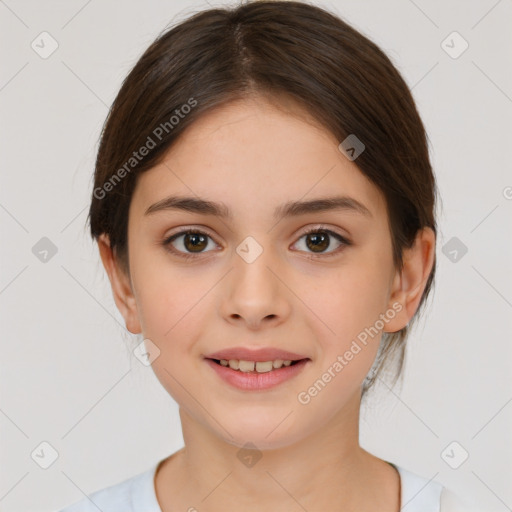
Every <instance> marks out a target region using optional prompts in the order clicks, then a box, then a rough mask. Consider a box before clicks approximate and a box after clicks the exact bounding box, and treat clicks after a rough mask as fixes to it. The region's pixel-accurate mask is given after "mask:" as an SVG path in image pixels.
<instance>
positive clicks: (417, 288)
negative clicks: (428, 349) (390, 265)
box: [384, 227, 436, 332]
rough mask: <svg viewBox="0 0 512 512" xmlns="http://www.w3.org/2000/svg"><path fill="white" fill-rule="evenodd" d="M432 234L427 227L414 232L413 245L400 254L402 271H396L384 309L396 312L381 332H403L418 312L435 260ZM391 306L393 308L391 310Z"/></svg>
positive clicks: (434, 238)
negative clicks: (401, 256) (386, 306)
mask: <svg viewBox="0 0 512 512" xmlns="http://www.w3.org/2000/svg"><path fill="white" fill-rule="evenodd" d="M435 244H436V235H435V233H434V231H433V230H432V229H431V228H428V227H426V228H423V229H422V230H420V231H418V233H417V235H416V238H415V240H414V244H413V246H412V247H411V248H410V249H405V250H404V252H403V262H404V265H403V268H402V270H401V271H400V270H398V269H397V270H396V273H395V275H394V278H393V284H392V287H391V294H390V298H389V303H388V308H389V309H390V310H391V309H392V310H394V311H397V314H396V315H395V317H394V318H393V319H392V320H390V321H389V322H388V323H387V324H386V327H385V329H384V332H397V331H399V330H401V329H403V328H404V327H405V326H406V325H407V324H408V323H409V322H410V320H411V318H412V317H413V316H414V313H415V312H416V310H417V309H418V306H419V303H420V300H421V297H422V295H423V291H424V290H425V286H426V284H427V281H428V278H429V276H430V272H431V270H432V266H433V265H434V261H435ZM393 304H394V307H393Z"/></svg>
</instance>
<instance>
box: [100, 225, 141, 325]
mask: <svg viewBox="0 0 512 512" xmlns="http://www.w3.org/2000/svg"><path fill="white" fill-rule="evenodd" d="M98 248H99V250H100V256H101V261H102V262H103V266H104V267H105V270H106V271H107V274H108V278H109V280H110V284H111V286H112V293H113V295H114V301H115V303H116V306H117V309H119V312H120V313H121V315H123V318H124V321H125V323H126V328H127V329H128V330H129V331H130V332H131V333H132V334H140V333H141V332H142V329H141V326H140V321H139V314H138V311H137V303H136V301H135V296H134V295H133V291H132V286H131V282H130V276H129V275H127V273H126V272H125V271H124V270H123V269H122V268H121V265H120V264H119V262H118V261H117V258H116V256H115V254H114V251H112V249H111V248H110V240H109V237H108V235H106V234H102V235H100V236H99V238H98Z"/></svg>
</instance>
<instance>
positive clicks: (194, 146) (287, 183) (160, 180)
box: [132, 98, 385, 217]
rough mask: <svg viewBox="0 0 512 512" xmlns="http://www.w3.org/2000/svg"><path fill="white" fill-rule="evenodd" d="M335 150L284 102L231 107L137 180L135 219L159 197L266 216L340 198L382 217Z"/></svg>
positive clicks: (193, 129)
mask: <svg viewBox="0 0 512 512" xmlns="http://www.w3.org/2000/svg"><path fill="white" fill-rule="evenodd" d="M338 144H339V142H338V141H337V140H336V138H335V137H334V136H333V134H332V133H330V132H329V131H328V130H326V129H325V128H324V127H322V126H321V125H320V124H319V123H318V122H317V121H315V120H314V119H312V118H311V117H310V116H309V115H308V114H307V113H306V112H305V111H303V110H300V109H299V108H298V107H297V106H296V104H295V103H293V102H292V101H286V100H284V101H283V103H282V104H279V105H276V104H275V103H270V102H268V101H266V100H264V99H261V98H253V99H248V100H243V101H242V100H240V101H236V102H231V103H229V104H227V105H224V106H222V107H219V108H216V109H214V110H212V111H210V112H208V113H206V114H204V115H202V116H201V117H200V118H199V119H198V120H196V121H195V122H194V123H193V124H191V125H190V126H189V127H188V128H187V129H186V130H185V131H184V132H183V133H182V134H181V136H180V138H179V139H178V140H177V141H176V142H175V143H174V145H173V146H172V147H171V148H170V149H169V150H168V152H167V154H166V156H165V158H164V160H163V162H162V163H161V164H159V165H157V166H155V167H154V168H153V169H150V170H148V171H146V172H144V173H143V174H142V175H141V176H140V177H139V180H138V184H137V187H136V190H135V193H134V197H133V200H132V203H133V206H134V209H136V210H137V214H138V215H143V214H144V211H145V210H146V209H147V207H148V206H150V205H151V204H154V203H155V202H157V201H159V200H161V199H164V198H165V197H166V196H167V195H171V194H172V195H184V196H188V197H190V196H199V197H201V198H206V199H210V200H212V201H215V202H219V201H221V202H223V203H228V204H229V205H230V209H232V211H234V212H235V213H239V214H242V213H244V211H245V213H246V214H251V215H254V214H256V213H261V214H262V215H267V216H268V215H270V214H273V213H274V210H275V208H276V207H277V206H279V205H281V204H283V203H285V202H287V201H292V200H298V199H303V200H309V199H314V198H316V197H327V196H333V195H343V196H350V197H353V198H354V199H356V200H358V201H359V202H361V203H363V204H364V205H365V206H366V207H367V208H368V209H369V210H370V211H371V212H372V214H374V215H375V216H376V217H379V216H382V214H383V213H385V202H384V198H383V196H382V194H381V192H380V191H379V190H378V188H377V187H375V185H373V183H371V182H370V181H369V180H368V179H367V178H366V177H365V176H364V175H363V174H362V172H361V171H360V169H359V168H358V167H357V165H356V163H355V162H352V161H349V160H348V159H347V158H346V157H345V156H344V155H343V154H342V153H341V152H340V151H339V149H338ZM270 208H271V209H272V212H270Z"/></svg>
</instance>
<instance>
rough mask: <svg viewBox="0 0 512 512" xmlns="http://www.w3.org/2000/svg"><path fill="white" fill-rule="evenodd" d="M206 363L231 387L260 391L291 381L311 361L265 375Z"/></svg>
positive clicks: (210, 362) (212, 362)
mask: <svg viewBox="0 0 512 512" xmlns="http://www.w3.org/2000/svg"><path fill="white" fill-rule="evenodd" d="M206 362H207V363H208V364H209V365H210V367H211V368H213V369H214V370H215V372H217V375H218V376H219V377H220V378H221V379H223V380H224V381H225V382H227V383H228V384H231V386H233V387H235V388H238V389H241V390H243V391H260V390H264V389H270V388H273V387H275V386H278V385H279V384H281V383H282V382H285V381H287V380H290V379H291V378H293V377H295V376H296V375H298V374H299V373H300V372H301V371H302V370H303V369H304V367H305V366H306V364H307V363H309V362H310V361H309V359H303V360H302V361H299V362H298V363H295V364H293V365H290V366H282V367H281V368H278V369H277V370H271V371H269V372H264V373H257V372H254V373H252V372H241V371H240V370H233V369H231V368H230V367H229V366H222V365H220V364H217V363H216V362H215V361H213V360H212V359H206Z"/></svg>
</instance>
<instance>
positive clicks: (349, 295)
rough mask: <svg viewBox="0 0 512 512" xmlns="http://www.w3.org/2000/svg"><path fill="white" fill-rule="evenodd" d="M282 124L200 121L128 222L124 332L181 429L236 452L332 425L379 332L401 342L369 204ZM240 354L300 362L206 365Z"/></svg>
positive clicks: (329, 146) (295, 130) (392, 278)
mask: <svg viewBox="0 0 512 512" xmlns="http://www.w3.org/2000/svg"><path fill="white" fill-rule="evenodd" d="M297 113H298V111H295V114H293V113H292V112H291V111H288V112H284V111H283V110H282V109H278V108H276V107H275V106H273V105H272V104H270V103H267V102H265V101H263V100H262V99H259V100H256V99H253V100H250V101H249V100H244V101H239V102H234V103H230V104H229V105H228V106H227V107H223V108H222V109H220V110H216V111H213V112H211V113H208V114H207V115H205V116H203V117H202V118H201V119H200V120H198V121H197V122H195V123H194V124H193V125H191V126H190V127H189V128H188V129H187V131H185V132H184V133H183V136H182V137H181V138H180V139H179V141H178V142H177V143H176V144H175V145H174V146H173V147H172V148H171V149H170V151H169V152H168V154H167V155H166V158H165V160H164V162H163V163H162V164H160V165H158V166H156V167H154V168H152V169H150V170H149V171H147V172H145V173H143V174H142V175H141V176H140V177H139V181H138V183H137V187H136V190H135V192H134V196H133V198H132V202H131V206H130V212H129V225H128V251H129V258H130V272H131V275H130V277H131V285H132V290H133V296H134V311H135V313H134V314H135V315H136V318H137V319H136V321H135V324H137V325H138V326H140V331H139V332H142V333H143V336H144V338H145V339H149V340H151V343H152V344H154V345H152V347H154V346H156V347H157V348H158V350H159V351H160V352H159V356H158V357H157V358H156V359H155V360H154V361H153V363H152V366H153V369H154V371H155V373H156V375H157V377H158V379H159V380H160V382H161V383H162V385H163V386H164V388H165V389H166V390H167V391H168V392H169V393H170V394H171V395H172V397H173V398H174V399H175V400H176V401H177V402H178V404H179V405H180V408H181V409H182V410H184V411H185V412H186V413H187V415H188V416H189V417H190V418H191V419H192V420H193V421H195V422H197V424H199V425H201V426H202V427H203V428H206V429H208V431H209V432H211V433H213V434H214V435H216V436H218V437H219V438H222V439H224V440H225V441H226V442H228V443H230V444H233V445H237V446H243V445H244V444H245V443H246V442H248V441H251V442H252V443H254V444H255V445H256V446H258V447H262V448H263V447H266V448H277V447H281V446H286V445H289V444H291V443H294V442H297V441H299V440H301V439H304V438H306V437H307V436H308V435H311V434H313V433H314V432H317V431H319V430H320V429H322V428H323V427H324V426H325V425H327V424H332V423H333V422H337V423H339V422H342V421H343V418H344V416H346V415H347V414H348V408H349V404H353V403H354V399H355V397H359V395H360V387H361V384H362V382H363V380H364V378H365V376H366V374H367V372H368V370H369V369H370V367H371V365H372V363H373V361H374V359H375V356H376V353H377V349H378V344H379V341H380V338H381V334H382V331H394V330H398V329H399V328H401V327H403V325H399V326H397V325H396V322H397V321H398V320H397V318H398V317H397V316H396V315H397V305H396V304H395V308H393V303H394V302H396V301H395V298H396V297H395V295H394V289H393V286H394V283H396V282H397V280H396V278H397V274H396V271H395V269H394V266H393V259H392V243H391V235H390V229H389V225H388V217H387V213H386V204H385V200H384V197H383V196H382V194H381V193H380V191H379V190H378V189H377V188H376V187H375V186H374V185H373V184H372V183H371V182H370V181H369V180H368V179H367V178H366V177H365V176H364V175H363V174H362V173H361V172H360V171H359V169H358V167H357V165H356V161H350V160H348V159H347V158H346V157H345V156H344V155H343V154H342V153H341V152H340V151H339V149H338V144H339V142H340V141H337V140H336V139H335V138H334V137H333V136H332V135H331V134H330V133H329V132H327V131H326V130H324V129H323V128H322V127H320V126H318V125H317V124H315V123H314V122H313V121H312V120H308V119H306V118H305V117H303V116H301V115H297ZM170 196H174V197H177V198H180V197H192V198H194V199H201V200H204V201H208V202H210V203H215V204H217V205H219V206H220V207H221V208H220V209H221V212H217V213H222V212H223V210H225V211H226V212H229V215H226V216H223V215H213V214H212V212H211V211H210V210H209V209H208V208H206V207H203V208H195V207H193V205H192V202H188V203H182V206H183V204H185V206H186V205H187V204H188V207H187V208H188V209H183V208H179V207H176V203H174V207H171V206H172V205H171V204H167V205H165V204H164V203H163V202H164V201H165V199H166V198H168V197H170ZM339 197H342V198H344V199H343V200H342V201H341V203H340V204H341V206H338V207H336V208H325V203H324V205H323V206H324V207H323V208H317V209H316V210H315V209H314V208H312V207H311V204H313V206H314V203H311V204H310V208H307V207H302V208H299V207H296V208H288V210H287V209H286V206H287V205H290V204H291V203H292V202H299V203H304V202H306V203H307V202H312V201H316V200H320V199H327V198H330V199H333V198H339ZM154 205H159V206H154ZM165 206H167V207H165ZM148 209H149V210H150V211H149V212H148ZM226 212H224V213H226ZM186 230H189V231H190V232H191V233H189V234H187V233H183V232H184V231H186ZM308 231H311V232H310V233H309V234H308ZM398 307H400V306H398ZM393 313H395V314H393ZM393 318H394V319H393ZM405 323H406V322H404V324H405ZM132 325H133V324H132ZM365 334H366V335H365ZM146 343H147V342H146ZM240 347H241V348H243V349H246V350H248V351H250V352H249V355H247V354H245V355H244V354H242V356H244V357H235V358H234V359H243V360H246V361H247V360H248V361H250V360H251V357H250V354H253V353H254V351H255V350H257V349H260V348H265V349H276V350H282V351H287V352H291V353H293V354H294V355H295V356H296V357H290V359H305V360H306V361H302V362H299V363H295V362H294V363H293V364H290V366H284V367H282V368H280V369H274V370H272V371H270V372H261V373H259V372H256V374H254V373H251V374H248V373H246V372H242V371H240V370H234V369H231V368H228V367H225V366H222V364H218V363H216V362H213V361H212V360H210V359H207V356H212V355H215V354H214V353H216V352H219V351H223V350H228V349H233V348H240ZM151 350H153V348H151V349H150V351H151ZM237 354H238V353H237ZM237 354H235V356H236V355H237ZM350 354H351V355H350ZM231 355H232V356H233V354H231ZM228 357H229V356H228ZM252 359H253V360H255V361H260V362H263V361H269V360H271V361H273V360H276V359H283V360H286V359H287V357H286V356H283V357H279V354H277V356H276V354H270V355H269V354H263V356H261V357H253V358H252ZM275 364H276V365H277V366H279V364H278V363H275ZM234 365H235V366H236V362H235V363H234ZM264 366H265V365H260V369H261V368H264ZM235 372H236V374H235ZM234 374H235V375H234ZM244 386H245V389H242V387H244ZM290 413H291V414H290ZM285 417H287V419H286V420H285V421H283V418H285ZM269 433H270V434H269Z"/></svg>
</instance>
